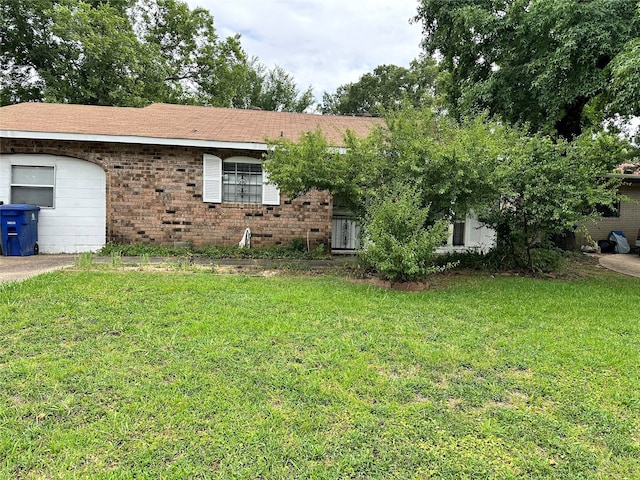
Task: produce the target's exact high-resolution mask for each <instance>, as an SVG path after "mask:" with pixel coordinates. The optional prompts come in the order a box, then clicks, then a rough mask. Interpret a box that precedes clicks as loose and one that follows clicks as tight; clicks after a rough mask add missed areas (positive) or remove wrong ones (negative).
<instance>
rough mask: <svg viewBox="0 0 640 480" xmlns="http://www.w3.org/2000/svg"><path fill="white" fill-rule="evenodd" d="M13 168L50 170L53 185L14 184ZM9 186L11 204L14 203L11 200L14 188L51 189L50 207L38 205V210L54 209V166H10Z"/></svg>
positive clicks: (12, 199)
mask: <svg viewBox="0 0 640 480" xmlns="http://www.w3.org/2000/svg"><path fill="white" fill-rule="evenodd" d="M14 167H18V168H50V169H51V170H52V171H53V183H52V184H50V185H49V184H46V185H45V184H30V183H16V182H14V179H13V178H14V175H13V169H14ZM10 174H11V185H10V190H9V191H10V197H11V203H16V202H15V200H14V198H13V189H14V187H18V188H20V187H27V188H43V189H44V188H46V189H51V205H38V206H39V207H40V208H50V209H54V208H56V166H55V165H22V164H12V165H11V173H10Z"/></svg>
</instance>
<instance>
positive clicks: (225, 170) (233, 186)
mask: <svg viewBox="0 0 640 480" xmlns="http://www.w3.org/2000/svg"><path fill="white" fill-rule="evenodd" d="M222 201H223V202H229V203H262V165H260V164H259V163H239V162H223V164H222Z"/></svg>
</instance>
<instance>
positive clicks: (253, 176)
mask: <svg viewBox="0 0 640 480" xmlns="http://www.w3.org/2000/svg"><path fill="white" fill-rule="evenodd" d="M203 177H204V178H203V195H202V199H203V201H205V202H211V203H222V202H225V203H240V204H262V205H280V192H279V191H278V188H277V187H276V186H275V185H272V184H270V183H269V179H268V177H267V173H266V172H264V171H263V170H262V161H261V160H259V159H257V158H251V157H231V158H228V159H226V160H224V161H223V160H222V159H221V158H220V157H216V156H215V155H209V154H205V155H204V156H203Z"/></svg>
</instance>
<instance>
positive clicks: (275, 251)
mask: <svg viewBox="0 0 640 480" xmlns="http://www.w3.org/2000/svg"><path fill="white" fill-rule="evenodd" d="M98 254H99V255H102V256H109V255H111V256H113V255H118V256H129V257H130V256H143V255H146V256H147V257H149V256H155V257H179V256H189V257H198V258H209V259H221V258H253V259H267V260H268V259H298V260H313V259H326V258H330V257H331V255H330V253H328V252H326V251H325V247H324V244H321V245H318V246H317V247H316V248H315V249H313V250H311V251H308V250H307V243H306V241H305V240H304V239H302V238H294V239H293V240H292V241H291V243H290V244H288V245H271V246H268V247H262V248H240V247H237V246H229V247H224V246H219V245H208V246H204V247H193V246H191V245H189V244H187V245H186V246H176V247H165V246H157V245H145V244H132V245H127V244H119V243H112V242H109V243H107V244H106V245H105V246H104V247H103V248H102V249H100V251H99V252H98Z"/></svg>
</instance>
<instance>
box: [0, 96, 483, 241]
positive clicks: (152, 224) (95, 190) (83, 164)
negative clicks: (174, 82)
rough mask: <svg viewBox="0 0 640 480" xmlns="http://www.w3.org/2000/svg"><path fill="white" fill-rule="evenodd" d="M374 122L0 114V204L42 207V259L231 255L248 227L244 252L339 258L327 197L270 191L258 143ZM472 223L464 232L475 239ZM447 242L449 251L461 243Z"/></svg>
mask: <svg viewBox="0 0 640 480" xmlns="http://www.w3.org/2000/svg"><path fill="white" fill-rule="evenodd" d="M380 122H381V120H380V119H375V118H370V117H340V116H323V115H312V114H299V113H283V112H267V111H260V110H238V109H224V108H213V107H195V106H184V105H167V104H153V105H150V106H148V107H145V108H122V107H102V106H83V105H66V104H47V103H23V104H18V105H11V106H6V107H2V108H0V202H4V203H31V204H35V205H39V206H40V207H41V208H42V209H41V211H40V218H39V224H38V235H39V246H40V251H41V252H43V253H59V252H66V253H76V252H82V251H95V250H98V249H99V248H101V247H102V246H103V245H104V244H105V242H109V241H110V242H118V243H145V244H154V245H172V244H175V243H178V242H191V243H192V244H193V245H194V246H203V245H211V244H213V245H237V244H238V242H239V241H240V240H241V239H242V237H243V233H244V231H245V229H247V228H249V229H250V230H251V234H252V238H251V244H252V246H265V245H269V244H288V243H289V242H291V241H292V240H293V239H294V238H302V239H304V241H305V242H307V244H308V245H309V247H310V248H315V247H317V246H318V245H320V244H323V245H324V246H325V247H327V248H328V247H329V246H332V248H333V249H335V250H343V249H346V250H347V251H349V250H351V249H353V248H354V247H355V246H357V240H356V238H357V227H356V226H355V224H354V223H353V221H352V220H351V219H349V218H345V217H344V215H343V214H344V212H342V211H340V210H338V209H337V210H336V211H335V212H334V209H333V202H332V198H331V196H330V195H329V194H328V193H327V192H319V191H312V192H310V193H309V194H307V195H305V196H302V197H299V198H296V199H293V200H291V199H288V198H287V197H285V196H284V195H281V194H280V192H279V191H278V189H277V188H276V187H275V186H274V185H272V184H270V183H269V182H268V178H267V176H266V174H265V172H264V171H263V169H262V162H263V160H262V158H263V155H264V154H265V153H266V151H267V143H266V141H267V139H276V138H287V139H290V140H293V141H297V140H298V139H299V138H300V137H301V135H302V134H303V133H305V132H308V131H313V130H316V129H320V130H322V132H323V133H324V135H325V136H326V137H327V139H328V140H329V143H330V144H331V145H332V146H334V147H343V146H344V145H343V143H342V134H343V133H344V132H345V131H346V130H351V131H353V132H354V133H355V134H356V135H359V136H365V135H366V134H367V133H368V132H369V131H370V130H371V129H372V128H373V127H374V126H375V125H377V124H380ZM345 221H346V223H345ZM470 225H471V224H470V223H467V224H466V227H465V232H467V230H468V232H467V235H468V236H469V240H473V241H475V240H474V239H475V237H476V236H477V235H475V231H474V230H472V229H471V230H470V229H469V228H471V227H470ZM342 227H345V228H346V230H342ZM467 227H469V228H467ZM459 228H460V227H458V229H459ZM455 231H456V230H455V229H454V230H453V231H452V232H455ZM474 235H475V236H474ZM453 237H455V235H453V236H452V238H451V242H450V243H454V244H455V243H456V241H457V243H459V242H460V241H462V244H463V245H464V244H465V242H466V240H464V239H462V238H463V237H462V236H460V235H458V236H457V237H456V238H453ZM460 239H462V240H460Z"/></svg>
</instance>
